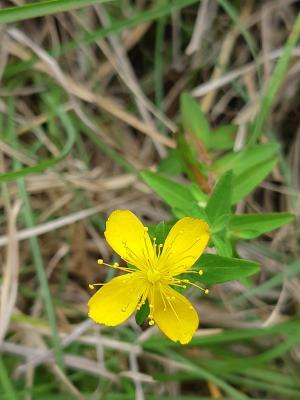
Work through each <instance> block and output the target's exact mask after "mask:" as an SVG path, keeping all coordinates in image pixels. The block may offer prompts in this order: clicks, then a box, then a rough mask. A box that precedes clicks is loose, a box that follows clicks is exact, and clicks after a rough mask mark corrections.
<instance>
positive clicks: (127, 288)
mask: <svg viewBox="0 0 300 400" xmlns="http://www.w3.org/2000/svg"><path fill="white" fill-rule="evenodd" d="M146 288H147V287H146V283H145V280H144V279H143V278H142V277H141V274H140V273H139V272H133V273H129V274H125V275H121V276H118V277H117V278H114V279H112V280H111V281H110V282H108V283H106V284H105V285H104V286H103V287H102V288H101V289H99V290H98V291H97V292H96V293H95V294H94V295H93V296H92V297H91V298H90V300H89V302H88V306H89V317H90V318H92V319H93V320H94V321H95V322H97V323H98V324H104V325H108V326H115V325H119V324H121V323H122V322H124V321H126V319H128V318H129V317H130V315H131V314H132V313H133V311H134V310H135V309H136V306H137V304H138V302H139V300H140V298H141V296H142V294H143V293H144V292H145V290H146Z"/></svg>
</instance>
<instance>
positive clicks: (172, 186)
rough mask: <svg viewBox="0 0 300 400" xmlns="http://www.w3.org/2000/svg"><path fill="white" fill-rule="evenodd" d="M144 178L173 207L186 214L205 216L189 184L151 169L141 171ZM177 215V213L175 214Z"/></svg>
mask: <svg viewBox="0 0 300 400" xmlns="http://www.w3.org/2000/svg"><path fill="white" fill-rule="evenodd" d="M140 175H141V177H142V178H143V180H144V181H145V182H146V183H147V184H148V185H149V186H150V187H151V188H152V189H153V190H154V191H155V192H156V193H157V194H158V195H159V196H160V197H161V198H162V199H163V200H164V201H165V202H166V203H167V204H168V205H169V206H170V207H171V208H172V209H173V210H177V211H178V212H179V214H180V215H181V214H184V216H187V215H189V216H194V217H198V218H203V216H202V213H201V209H200V207H199V206H198V204H197V201H196V199H195V198H194V196H193V194H192V193H191V191H190V189H189V186H187V185H182V184H180V183H178V182H175V181H173V180H172V179H170V178H167V177H165V176H162V175H159V174H156V173H154V172H150V171H143V172H141V173H140ZM175 215H176V216H177V213H176V214H175Z"/></svg>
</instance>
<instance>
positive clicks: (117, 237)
mask: <svg viewBox="0 0 300 400" xmlns="http://www.w3.org/2000/svg"><path fill="white" fill-rule="evenodd" d="M104 235H105V238H106V240H107V242H108V243H109V245H110V246H111V247H112V248H113V249H114V251H115V252H116V253H118V254H119V255H120V256H121V258H123V260H125V261H127V262H128V263H130V264H133V265H135V266H136V267H137V268H139V269H141V270H143V271H145V270H147V269H148V268H149V263H150V262H153V260H154V250H153V246H152V243H151V240H150V238H149V235H148V233H147V228H146V227H145V226H144V225H143V224H142V223H141V221H140V220H139V219H138V218H137V217H136V216H135V215H134V214H133V213H132V212H131V211H128V210H124V211H123V210H116V211H113V212H112V213H111V214H110V216H109V218H108V220H107V222H106V231H105V232H104ZM149 260H150V261H149Z"/></svg>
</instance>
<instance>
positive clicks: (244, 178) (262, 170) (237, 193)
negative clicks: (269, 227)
mask: <svg viewBox="0 0 300 400" xmlns="http://www.w3.org/2000/svg"><path fill="white" fill-rule="evenodd" d="M276 164H277V158H273V159H270V160H267V161H265V162H262V163H260V164H257V165H256V166H254V167H252V168H250V169H249V170H247V171H245V172H244V173H243V174H241V175H238V176H236V177H235V178H234V180H233V193H232V204H236V203H237V202H238V201H240V200H241V199H242V198H244V197H246V196H247V195H248V194H249V193H250V192H251V191H252V190H253V189H255V188H256V187H257V186H258V185H259V184H260V183H261V182H262V181H263V180H264V179H265V178H266V177H267V176H268V175H269V174H270V172H271V171H272V170H273V168H274V167H275V165H276Z"/></svg>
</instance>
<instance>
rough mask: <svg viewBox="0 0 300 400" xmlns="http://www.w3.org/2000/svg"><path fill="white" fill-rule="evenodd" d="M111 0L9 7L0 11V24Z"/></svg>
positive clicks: (56, 0)
mask: <svg viewBox="0 0 300 400" xmlns="http://www.w3.org/2000/svg"><path fill="white" fill-rule="evenodd" d="M108 1H111V0H68V1H66V0H49V1H42V2H35V3H31V4H25V5H22V6H19V7H9V8H3V9H2V10H0V23H1V24H7V23H10V22H15V21H23V20H25V19H29V18H35V17H42V16H45V15H49V14H54V13H59V12H63V11H69V10H74V9H76V8H80V7H87V6H90V5H92V4H97V3H107V2H108Z"/></svg>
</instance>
